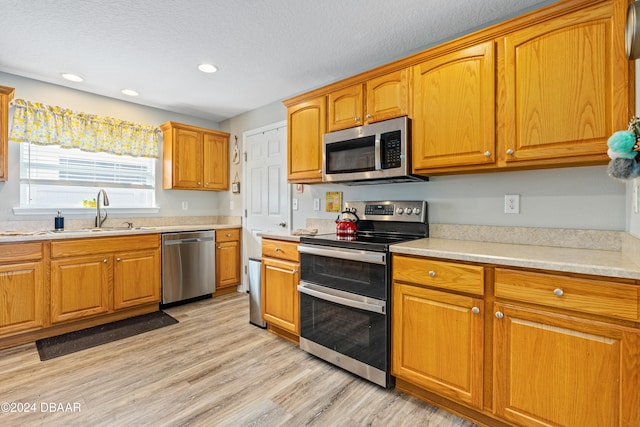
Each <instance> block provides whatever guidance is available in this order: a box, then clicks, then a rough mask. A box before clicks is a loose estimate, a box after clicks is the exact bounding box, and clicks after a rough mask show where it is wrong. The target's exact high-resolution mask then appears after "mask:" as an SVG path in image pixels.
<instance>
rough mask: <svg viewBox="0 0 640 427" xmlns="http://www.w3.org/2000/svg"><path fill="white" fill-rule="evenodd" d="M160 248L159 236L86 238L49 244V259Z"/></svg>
mask: <svg viewBox="0 0 640 427" xmlns="http://www.w3.org/2000/svg"><path fill="white" fill-rule="evenodd" d="M158 247H160V235H159V234H139V235H136V236H135V237H134V236H131V237H95V238H94V237H87V238H84V239H70V240H57V241H54V242H51V258H60V257H69V256H82V255H86V254H101V253H107V252H116V251H132V250H138V249H155V248H158Z"/></svg>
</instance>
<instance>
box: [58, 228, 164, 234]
mask: <svg viewBox="0 0 640 427" xmlns="http://www.w3.org/2000/svg"><path fill="white" fill-rule="evenodd" d="M154 228H155V227H92V228H78V229H75V230H69V229H65V230H50V231H49V233H52V234H58V233H63V234H64V233H100V232H104V231H140V230H153V229H154Z"/></svg>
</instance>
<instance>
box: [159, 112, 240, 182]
mask: <svg viewBox="0 0 640 427" xmlns="http://www.w3.org/2000/svg"><path fill="white" fill-rule="evenodd" d="M160 128H161V129H162V135H163V149H162V150H163V151H162V160H163V177H162V183H163V188H165V189H182V190H210V191H222V190H228V189H229V134H228V133H226V132H219V131H215V130H211V129H205V128H200V127H196V126H191V125H185V124H182V123H176V122H167V123H164V124H163V125H161V126H160Z"/></svg>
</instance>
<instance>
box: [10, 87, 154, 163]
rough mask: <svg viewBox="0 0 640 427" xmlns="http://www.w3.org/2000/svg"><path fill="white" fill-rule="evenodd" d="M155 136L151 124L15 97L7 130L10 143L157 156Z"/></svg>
mask: <svg viewBox="0 0 640 427" xmlns="http://www.w3.org/2000/svg"><path fill="white" fill-rule="evenodd" d="M159 135H160V130H159V129H158V128H157V127H154V126H148V125H141V124H137V123H132V122H126V121H123V120H118V119H114V118H110V117H99V116H96V115H94V114H87V113H78V112H74V111H71V110H67V109H64V108H61V107H53V106H49V105H44V104H41V103H38V102H30V101H25V100H23V99H16V100H15V112H14V115H13V126H12V129H11V140H12V141H14V142H30V143H32V144H37V145H60V146H61V147H62V148H78V149H80V150H82V151H88V152H92V153H97V152H106V153H111V154H117V155H126V156H132V157H154V158H157V157H158V141H159Z"/></svg>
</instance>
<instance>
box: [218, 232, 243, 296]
mask: <svg viewBox="0 0 640 427" xmlns="http://www.w3.org/2000/svg"><path fill="white" fill-rule="evenodd" d="M240 264H241V262H240V242H239V241H237V240H236V241H231V242H220V243H216V288H225V287H227V286H235V285H239V284H240Z"/></svg>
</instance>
